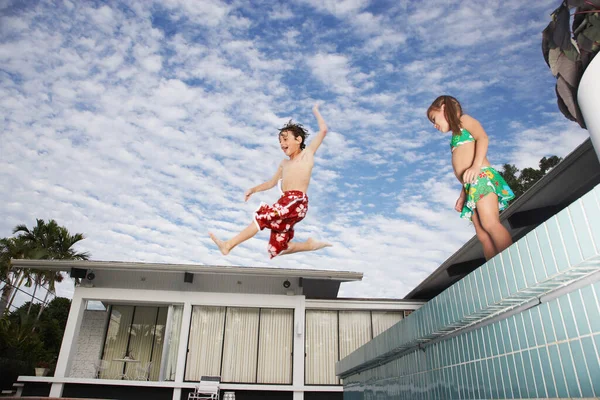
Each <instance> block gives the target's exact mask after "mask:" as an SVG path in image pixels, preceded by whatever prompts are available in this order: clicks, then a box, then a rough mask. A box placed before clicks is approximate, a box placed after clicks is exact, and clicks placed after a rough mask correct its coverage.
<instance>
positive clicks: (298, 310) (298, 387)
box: [292, 296, 306, 400]
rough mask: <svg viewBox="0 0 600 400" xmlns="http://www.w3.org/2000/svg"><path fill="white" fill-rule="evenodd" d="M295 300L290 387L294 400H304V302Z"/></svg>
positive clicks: (303, 300) (299, 298) (302, 298)
mask: <svg viewBox="0 0 600 400" xmlns="http://www.w3.org/2000/svg"><path fill="white" fill-rule="evenodd" d="M295 297H296V298H297V303H296V306H295V307H294V360H293V370H294V375H293V376H292V386H293V387H294V388H295V390H294V397H293V399H294V400H304V351H305V349H304V328H305V326H304V323H305V321H306V302H305V297H304V296H295Z"/></svg>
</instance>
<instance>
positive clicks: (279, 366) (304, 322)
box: [14, 260, 422, 400]
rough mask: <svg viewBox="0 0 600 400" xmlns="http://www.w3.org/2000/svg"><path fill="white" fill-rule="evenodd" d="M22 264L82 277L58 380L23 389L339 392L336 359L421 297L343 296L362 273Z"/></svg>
mask: <svg viewBox="0 0 600 400" xmlns="http://www.w3.org/2000/svg"><path fill="white" fill-rule="evenodd" d="M14 263H15V265H16V266H18V267H26V268H34V269H36V268H37V269H46V270H47V269H57V270H63V271H70V272H71V274H72V275H73V276H77V275H78V276H81V277H83V278H82V279H81V281H82V283H81V285H79V286H77V287H76V289H75V293H74V296H73V300H72V304H71V310H70V314H69V319H68V322H67V326H66V329H65V335H64V338H63V343H62V347H61V351H60V355H59V359H58V362H57V366H56V370H55V373H54V376H52V377H19V381H20V382H22V383H24V384H25V388H24V392H23V394H24V395H41V396H47V395H49V396H50V397H94V398H102V397H105V398H122V399H135V398H144V399H176V400H179V399H187V395H188V393H189V392H190V391H191V390H193V388H194V386H195V385H196V384H197V382H198V381H199V380H200V377H202V376H220V378H221V390H222V391H223V392H225V391H231V392H235V394H236V399H238V400H239V399H242V400H243V399H258V398H261V399H265V398H269V399H290V400H291V399H293V400H300V399H308V400H311V399H325V398H327V399H342V397H343V394H342V392H343V386H342V384H341V383H342V382H340V380H339V378H338V377H337V376H336V374H335V364H336V362H337V361H339V360H340V359H342V358H344V357H345V356H346V355H348V354H350V353H351V352H353V351H354V350H356V349H357V348H358V347H360V346H361V345H363V344H364V343H367V342H369V341H370V340H372V339H373V338H374V337H376V336H377V335H379V334H380V333H382V332H383V331H385V330H386V329H388V328H390V327H391V326H392V325H394V324H396V323H397V322H399V321H400V320H401V319H403V318H404V316H405V315H408V314H409V313H410V312H412V311H413V310H416V309H417V308H419V307H420V306H421V304H422V302H418V301H406V300H382V299H341V298H338V297H337V293H338V289H339V285H340V284H341V283H343V282H352V281H358V280H361V279H362V274H361V273H356V272H341V271H324V270H292V269H279V268H251V267H214V266H200V265H165V264H143V263H123V262H97V261H75V262H71V261H46V260H14ZM93 305H101V307H92V306H93ZM94 308H96V309H94ZM98 308H100V309H98Z"/></svg>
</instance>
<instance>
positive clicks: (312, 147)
mask: <svg viewBox="0 0 600 400" xmlns="http://www.w3.org/2000/svg"><path fill="white" fill-rule="evenodd" d="M313 114H315V117H316V118H317V122H318V123H319V133H317V136H315V138H314V139H313V140H312V141H311V142H310V144H309V145H308V146H307V147H306V149H307V150H308V151H309V152H311V153H313V154H314V153H315V152H316V151H317V149H318V148H319V146H320V145H321V143H322V142H323V139H325V135H327V124H326V123H325V120H324V119H323V117H322V116H321V113H320V112H319V104H315V105H314V107H313Z"/></svg>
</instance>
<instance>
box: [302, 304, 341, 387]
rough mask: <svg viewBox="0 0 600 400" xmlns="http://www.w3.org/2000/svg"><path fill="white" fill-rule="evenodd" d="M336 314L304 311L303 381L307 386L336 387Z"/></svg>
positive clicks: (337, 381) (335, 312)
mask: <svg viewBox="0 0 600 400" xmlns="http://www.w3.org/2000/svg"><path fill="white" fill-rule="evenodd" d="M338 344H339V341H338V312H337V311H321V310H306V361H305V380H306V384H308V385H337V384H338V383H339V379H338V378H337V376H336V375H335V363H336V362H337V361H338Z"/></svg>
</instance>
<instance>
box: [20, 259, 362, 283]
mask: <svg viewBox="0 0 600 400" xmlns="http://www.w3.org/2000/svg"><path fill="white" fill-rule="evenodd" d="M12 264H13V265H14V266H16V267H23V268H31V269H46V270H48V269H49V270H56V271H69V270H70V269H71V268H80V269H92V270H94V271H101V270H104V271H145V272H189V273H194V274H220V275H223V274H227V275H247V276H248V275H254V276H256V275H258V276H275V277H294V278H306V279H319V280H333V281H340V282H354V281H360V280H362V278H363V274H362V272H352V271H332V270H322V269H292V268H268V267H239V266H225V265H200V264H161V263H142V262H127V261H91V260H87V261H81V260H25V259H13V260H12Z"/></svg>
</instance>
